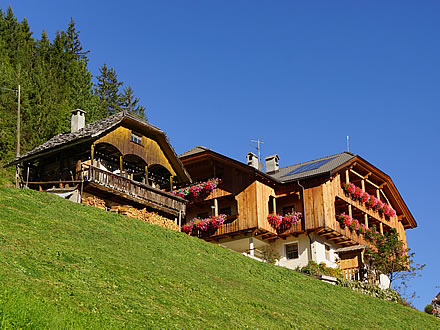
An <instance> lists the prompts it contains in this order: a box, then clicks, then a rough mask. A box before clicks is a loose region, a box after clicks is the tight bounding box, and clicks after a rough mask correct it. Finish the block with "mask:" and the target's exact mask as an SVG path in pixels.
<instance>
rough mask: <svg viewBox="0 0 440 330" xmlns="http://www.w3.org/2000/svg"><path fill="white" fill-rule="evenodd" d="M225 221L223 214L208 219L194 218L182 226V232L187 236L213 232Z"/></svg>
mask: <svg viewBox="0 0 440 330" xmlns="http://www.w3.org/2000/svg"><path fill="white" fill-rule="evenodd" d="M225 220H226V215H225V214H220V215H218V216H211V217H208V218H204V219H201V218H194V219H192V220H191V221H189V222H188V223H186V224H184V225H183V226H182V231H183V232H184V233H186V234H188V235H191V234H197V232H199V231H201V232H214V231H216V230H217V229H218V228H220V227H221V226H222V225H223V223H224V222H225Z"/></svg>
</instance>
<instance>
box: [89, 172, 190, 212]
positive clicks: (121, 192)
mask: <svg viewBox="0 0 440 330" xmlns="http://www.w3.org/2000/svg"><path fill="white" fill-rule="evenodd" d="M83 178H84V182H85V183H87V184H88V186H92V187H94V188H95V189H98V190H101V191H105V192H107V193H109V194H113V195H117V196H118V197H119V198H124V199H128V200H132V201H134V202H136V203H139V204H142V205H145V206H148V207H150V208H153V209H156V210H159V211H162V212H165V213H168V214H172V215H174V216H178V215H179V212H182V213H183V214H185V211H186V201H185V200H184V199H183V198H180V197H178V196H175V195H173V194H172V193H168V192H166V191H162V190H160V189H157V188H153V187H151V186H149V185H147V184H143V183H141V182H137V181H134V180H131V179H128V178H125V177H123V176H120V175H118V174H114V173H111V172H108V171H105V170H102V169H99V168H97V167H94V166H88V167H87V168H85V169H84V171H83ZM183 214H182V215H183Z"/></svg>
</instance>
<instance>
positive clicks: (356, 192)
mask: <svg viewBox="0 0 440 330" xmlns="http://www.w3.org/2000/svg"><path fill="white" fill-rule="evenodd" d="M363 194H364V191H363V190H362V189H361V188H359V187H356V189H355V190H354V194H353V197H354V198H355V199H357V200H361V199H362V195H363Z"/></svg>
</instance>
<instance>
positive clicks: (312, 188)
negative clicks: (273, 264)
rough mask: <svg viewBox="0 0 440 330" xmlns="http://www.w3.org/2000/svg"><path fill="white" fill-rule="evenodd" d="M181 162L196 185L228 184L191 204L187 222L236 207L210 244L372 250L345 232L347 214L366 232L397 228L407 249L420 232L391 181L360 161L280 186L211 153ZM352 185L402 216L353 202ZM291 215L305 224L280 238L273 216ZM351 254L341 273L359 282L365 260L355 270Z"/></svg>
mask: <svg viewBox="0 0 440 330" xmlns="http://www.w3.org/2000/svg"><path fill="white" fill-rule="evenodd" d="M181 160H182V162H183V163H184V165H185V167H186V168H187V170H188V171H189V173H190V174H191V176H192V178H193V179H194V181H195V182H197V181H203V180H206V179H208V178H213V177H220V178H221V179H223V183H222V185H221V186H220V187H219V188H217V189H215V190H214V191H213V192H212V193H211V194H210V195H209V196H207V197H206V198H204V199H203V200H202V201H200V200H199V201H196V202H194V203H189V205H188V212H187V221H189V220H191V219H192V218H194V217H203V216H208V215H214V214H219V213H222V212H221V210H222V209H224V207H226V206H229V205H232V208H231V210H232V214H231V215H232V216H233V220H231V221H227V222H226V224H225V225H223V226H222V227H220V228H219V229H218V230H217V231H216V232H215V233H213V234H212V235H209V236H204V237H203V238H204V239H206V240H214V241H221V242H225V239H234V240H236V239H239V238H240V237H255V238H258V239H261V240H263V241H267V242H274V241H276V240H286V239H287V238H289V237H298V236H299V235H309V234H314V235H315V236H316V237H317V238H319V239H322V240H323V241H326V242H331V243H333V244H336V246H338V247H340V248H343V247H351V246H358V245H364V246H366V245H368V242H367V241H366V240H365V239H364V236H363V234H358V233H356V231H354V230H350V229H349V228H344V227H343V226H341V224H340V223H339V222H338V221H337V216H338V215H339V214H341V213H346V214H349V215H350V216H352V217H353V218H356V219H358V220H359V222H360V223H361V224H364V225H365V226H366V228H371V227H372V226H373V225H374V226H376V228H377V230H378V231H380V232H382V233H386V232H388V231H390V230H391V228H395V229H396V230H397V232H398V234H399V237H400V239H401V240H402V241H403V242H404V243H405V244H406V234H405V230H406V229H409V228H414V227H416V222H415V220H414V219H413V217H412V215H411V213H410V212H409V210H408V208H407V207H406V205H405V203H404V202H403V200H402V198H401V197H400V194H399V193H398V191H397V189H396V188H395V186H394V184H393V182H392V181H391V179H390V178H389V177H388V176H386V175H385V174H384V173H382V172H381V171H380V170H378V169H376V168H374V167H373V166H372V165H371V164H369V163H368V162H366V161H364V160H363V159H362V158H360V157H358V156H356V157H352V159H351V160H350V161H348V162H347V163H345V164H343V165H342V166H340V167H338V168H335V169H332V170H331V171H330V172H329V173H327V174H326V175H322V176H315V177H308V178H301V179H299V180H297V181H293V182H280V180H276V179H275V178H273V177H272V176H271V175H268V174H267V173H263V172H261V171H259V170H257V169H255V168H253V167H251V166H248V165H245V164H243V163H240V162H237V161H235V160H233V159H230V158H228V157H225V156H223V155H220V154H218V153H215V152H213V151H211V150H209V149H206V148H205V149H204V150H199V152H197V153H194V154H189V155H185V154H184V155H183V156H181ZM346 182H351V183H354V184H355V185H356V186H358V187H359V188H362V189H363V190H364V191H366V192H368V193H369V194H370V195H374V196H377V198H379V199H380V200H382V201H384V202H386V203H388V204H389V205H390V206H392V207H393V208H394V209H395V210H396V215H395V216H392V217H388V216H385V215H383V214H381V213H379V211H375V210H373V209H371V208H368V207H367V206H366V205H365V204H364V203H362V202H360V201H357V200H355V199H353V198H352V197H351V196H350V195H348V194H346V192H345V191H344V189H343V185H344V184H345V183H346ZM286 210H287V211H295V212H301V213H302V219H301V221H300V222H298V223H297V224H295V225H294V226H292V227H291V228H290V229H288V230H286V231H285V232H278V233H277V231H276V230H275V229H274V228H273V227H272V226H271V225H270V224H269V222H268V220H267V217H268V215H269V214H271V213H277V214H281V215H283V213H286ZM350 253H351V254H353V252H350ZM350 253H349V254H345V253H344V252H341V253H340V255H339V257H340V267H341V268H342V269H343V270H344V271H345V272H346V273H347V274H346V275H347V277H354V274H355V270H354V269H358V270H359V268H360V267H361V266H362V260H361V259H356V260H357V263H356V264H355V263H354V261H353V260H354V259H353V258H354V257H352V256H351V254H350ZM357 256H358V255H357ZM356 258H358V257H356ZM349 260H351V261H349ZM350 269H351V270H350Z"/></svg>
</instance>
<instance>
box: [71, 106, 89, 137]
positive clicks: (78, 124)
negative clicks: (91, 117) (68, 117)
mask: <svg viewBox="0 0 440 330" xmlns="http://www.w3.org/2000/svg"><path fill="white" fill-rule="evenodd" d="M71 112H72V121H71V125H70V132H71V133H75V132H76V131H79V130H80V129H82V128H84V126H85V125H86V116H85V114H86V112H85V111H84V110H81V109H75V110H72V111H71Z"/></svg>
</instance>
